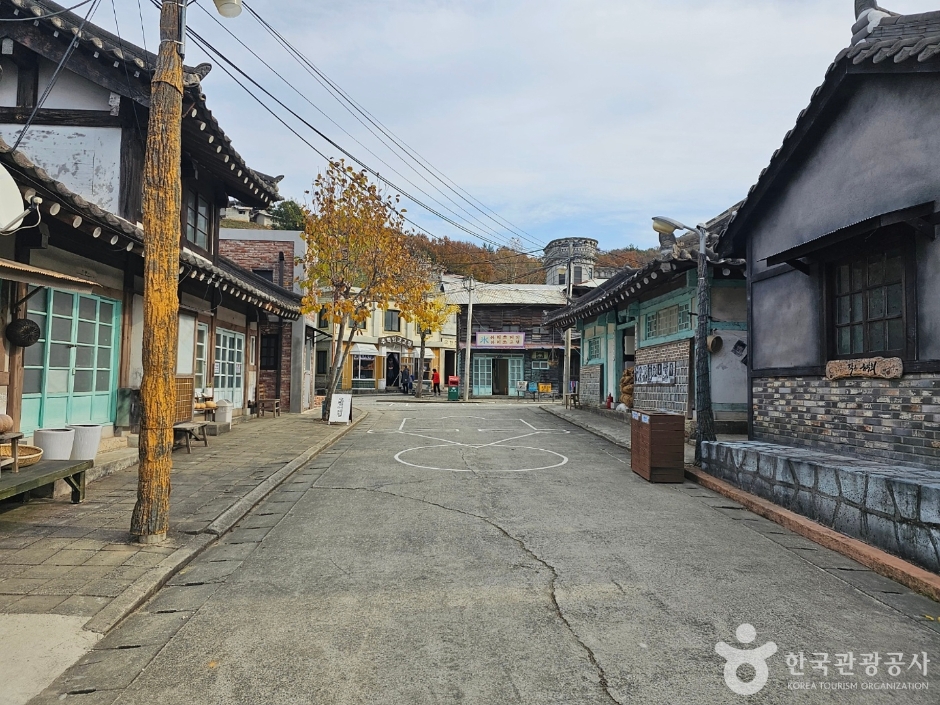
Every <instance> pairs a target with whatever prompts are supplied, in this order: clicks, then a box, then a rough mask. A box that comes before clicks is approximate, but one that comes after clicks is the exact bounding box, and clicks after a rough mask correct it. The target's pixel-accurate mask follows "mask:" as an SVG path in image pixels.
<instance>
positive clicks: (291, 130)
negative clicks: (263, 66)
mask: <svg viewBox="0 0 940 705" xmlns="http://www.w3.org/2000/svg"><path fill="white" fill-rule="evenodd" d="M151 2H154V3H155V2H156V0H151ZM193 39H194V40H195V41H196V43H197V44H200V39H199V38H197V37H196V36H193ZM200 46H202V45H201V44H200ZM204 49H205V48H204ZM205 50H206V51H208V50H207V49H205ZM219 68H220V69H221V70H222V71H223V72H225V74H227V75H228V76H229V78H231V79H232V80H233V81H234V82H235V84H236V85H238V86H239V87H240V88H241V89H242V90H243V91H245V93H247V94H248V95H249V96H251V97H252V98H253V99H254V100H255V101H256V102H257V103H258V105H260V106H261V107H262V108H264V109H265V110H266V111H267V112H268V113H270V115H271V116H272V117H273V118H274V119H275V120H277V121H278V122H279V123H281V125H283V126H284V127H285V128H287V130H288V131H290V132H291V133H292V134H293V135H294V136H295V137H297V139H299V140H300V141H301V142H303V143H304V144H305V145H307V146H308V147H310V149H312V150H313V151H314V152H315V153H316V154H317V155H319V156H320V157H321V158H322V159H323V160H324V161H326V162H328V163H332V161H333V160H332V159H330V158H329V157H327V156H326V154H324V153H323V152H321V151H320V150H319V149H317V147H316V146H314V145H313V143H312V142H310V141H309V140H308V139H307V138H306V137H304V136H303V135H301V134H300V133H299V132H298V131H297V130H296V129H294V127H292V126H291V125H290V124H288V123H287V121H286V120H284V118H282V117H281V116H280V115H278V114H277V113H276V112H275V111H274V110H273V109H272V108H271V106H269V105H268V104H267V103H265V102H264V101H263V100H261V98H259V97H258V96H257V95H255V94H254V93H253V92H252V91H251V89H250V88H248V87H247V86H246V85H245V84H244V83H242V82H241V81H240V80H239V79H238V78H236V76H235V74H233V73H232V72H231V71H229V70H228V68H226V67H225V66H219ZM395 212H396V213H398V215H399V216H400V217H401V218H402V220H404V221H405V222H407V223H408V224H410V225H412V226H414V227H415V228H417V229H418V230H419V231H420V232H421V233H423V234H425V235H427V236H428V237H430V238H432V239H434V240H443V239H444V238H441V237H440V236H438V235H435V234H433V233H432V232H431V231H430V230H428V229H427V228H425V227H424V226H422V225H419V224H418V223H416V222H415V221H413V220H411V218H409V217H408V216H406V215H405V214H404V213H402V212H400V211H398V210H396V211H395ZM474 237H477V238H479V239H481V240H483V241H484V242H486V243H487V244H490V245H493V246H494V247H502V246H503V245H502V244H500V243H497V242H493V241H491V240H486V239H485V238H482V237H480V236H479V235H474Z"/></svg>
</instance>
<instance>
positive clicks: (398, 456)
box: [395, 434, 568, 473]
mask: <svg viewBox="0 0 940 705" xmlns="http://www.w3.org/2000/svg"><path fill="white" fill-rule="evenodd" d="M530 435H531V434H530ZM458 445H464V444H463V443H459V444H458ZM446 447H447V446H442V445H441V446H418V447H417V448H407V449H406V450H402V451H399V452H398V453H396V454H395V460H397V461H398V462H399V463H401V464H402V465H408V466H409V467H413V468H418V469H420V470H439V471H442V472H472V473H476V472H480V471H479V470H471V469H470V468H439V467H435V466H432V465H418V464H417V463H409V462H408V461H407V460H403V459H402V457H401V456H403V455H404V454H405V453H410V452H412V451H416V450H428V449H429V448H446ZM465 447H468V448H474V449H476V448H486V447H487V446H465ZM500 448H520V449H522V450H534V451H541V452H542V453H548V454H550V455H554V456H556V457H558V458H561V460H560V461H559V462H557V463H555V464H554V465H544V466H542V467H538V468H505V469H501V470H485V471H484V472H537V471H539V470H552V469H553V468H560V467H561V466H562V465H567V464H568V458H567V457H566V456H564V455H562V454H561V453H556V452H555V451H553V450H547V449H545V448H532V447H530V446H500Z"/></svg>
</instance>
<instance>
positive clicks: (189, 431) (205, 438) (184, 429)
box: [173, 421, 209, 453]
mask: <svg viewBox="0 0 940 705" xmlns="http://www.w3.org/2000/svg"><path fill="white" fill-rule="evenodd" d="M208 425H209V424H208V423H206V422H205V421H184V422H183V423H178V424H174V426H173V436H174V437H176V436H182V438H181V441H180V442H181V444H185V445H186V452H187V453H192V452H193V447H192V441H194V440H196V441H202V442H203V443H205V444H206V448H208V447H209V435H208V434H207V433H206V426H208ZM175 447H180V448H181V447H182V445H180V446H177V445H176V444H175V443H174V448H175Z"/></svg>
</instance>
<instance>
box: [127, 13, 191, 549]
mask: <svg viewBox="0 0 940 705" xmlns="http://www.w3.org/2000/svg"><path fill="white" fill-rule="evenodd" d="M180 13H181V6H180V4H179V0H163V8H162V12H161V14H160V54H159V57H158V59H157V67H156V72H155V73H154V76H153V82H152V88H151V97H150V122H149V125H148V129H147V155H146V160H145V164H144V179H143V212H144V349H143V365H144V376H143V381H142V383H141V385H140V400H141V408H142V413H141V428H140V468H139V470H138V480H137V504H136V505H135V506H134V513H133V515H132V517H131V535H132V536H134V537H135V538H136V539H137V541H139V542H140V543H159V542H161V541H163V540H164V539H165V538H166V533H167V529H168V527H169V519H170V471H171V469H172V467H173V457H172V452H173V421H174V417H175V409H174V407H175V401H176V385H175V377H176V347H177V327H178V318H177V316H178V312H179V295H178V286H179V263H180V248H179V241H180V210H181V191H182V187H181V184H180V159H181V149H182V147H181V133H182V111H183V58H182V56H181V53H180V47H181V46H182V45H181V41H182V36H181V35H182V29H183V27H182V22H181V19H182V18H181V17H180Z"/></svg>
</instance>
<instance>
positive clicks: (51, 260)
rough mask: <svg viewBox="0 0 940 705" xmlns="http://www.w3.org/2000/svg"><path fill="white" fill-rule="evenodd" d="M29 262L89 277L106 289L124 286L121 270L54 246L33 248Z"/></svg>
mask: <svg viewBox="0 0 940 705" xmlns="http://www.w3.org/2000/svg"><path fill="white" fill-rule="evenodd" d="M29 263H30V264H32V265H34V266H36V267H43V268H45V269H52V270H54V271H56V272H62V273H63V274H69V275H71V276H75V277H81V278H82V279H90V280H91V281H93V282H95V283H96V284H98V285H100V286H103V287H106V288H108V289H118V290H122V289H123V288H124V271H123V270H120V269H116V268H114V267H109V266H107V265H105V264H102V263H101V262H96V261H95V260H93V259H88V258H87V257H81V256H79V255H73V254H72V253H71V252H66V251H65V250H59V249H55V248H50V249H48V250H33V251H32V253H31V254H30V260H29Z"/></svg>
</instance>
